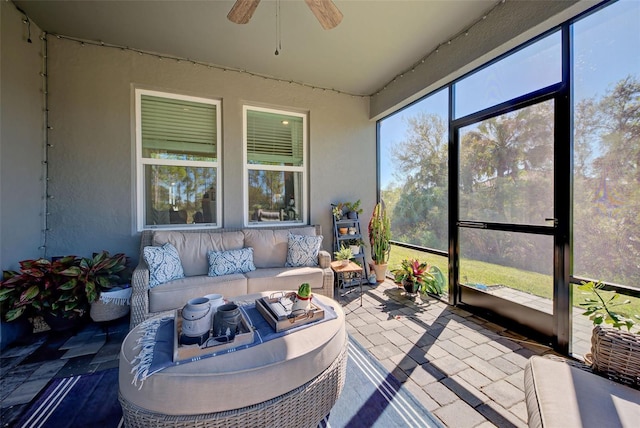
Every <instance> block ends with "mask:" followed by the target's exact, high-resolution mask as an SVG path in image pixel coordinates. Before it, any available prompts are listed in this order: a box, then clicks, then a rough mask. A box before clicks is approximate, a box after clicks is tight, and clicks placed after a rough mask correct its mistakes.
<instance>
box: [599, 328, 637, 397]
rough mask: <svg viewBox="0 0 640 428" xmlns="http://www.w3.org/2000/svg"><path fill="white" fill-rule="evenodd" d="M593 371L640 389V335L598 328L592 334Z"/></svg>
mask: <svg viewBox="0 0 640 428" xmlns="http://www.w3.org/2000/svg"><path fill="white" fill-rule="evenodd" d="M591 360H592V363H593V364H592V368H593V371H594V372H596V373H598V374H600V375H602V376H605V377H607V378H609V379H612V380H615V381H617V382H620V383H623V384H625V385H629V386H631V387H632V388H636V389H640V335H639V334H636V333H631V332H627V331H622V330H616V329H613V328H602V327H600V326H596V327H594V328H593V332H592V334H591Z"/></svg>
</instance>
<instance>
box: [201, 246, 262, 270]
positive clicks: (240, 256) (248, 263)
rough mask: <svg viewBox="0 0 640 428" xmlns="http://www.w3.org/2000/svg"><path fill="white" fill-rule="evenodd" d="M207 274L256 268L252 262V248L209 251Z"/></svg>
mask: <svg viewBox="0 0 640 428" xmlns="http://www.w3.org/2000/svg"><path fill="white" fill-rule="evenodd" d="M207 259H208V260H209V276H221V275H230V274H232V273H247V272H251V271H252V270H256V267H255V265H254V264H253V248H251V247H247V248H242V249H240V250H229V251H209V252H208V253H207Z"/></svg>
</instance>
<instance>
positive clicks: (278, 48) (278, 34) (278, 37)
mask: <svg viewBox="0 0 640 428" xmlns="http://www.w3.org/2000/svg"><path fill="white" fill-rule="evenodd" d="M281 28H282V27H281V25H280V0H276V52H275V53H276V55H280V51H281V50H282V31H281Z"/></svg>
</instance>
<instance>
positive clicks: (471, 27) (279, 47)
mask: <svg viewBox="0 0 640 428" xmlns="http://www.w3.org/2000/svg"><path fill="white" fill-rule="evenodd" d="M505 2H506V0H499V1H498V2H497V3H496V4H495V5H493V6H492V7H491V8H490V9H489V10H487V11H486V12H485V13H484V14H483V15H482V16H481V17H479V18H478V19H476V20H475V21H474V22H473V23H471V24H470V25H468V26H467V27H466V28H465V29H463V30H462V31H460V32H458V33H456V34H454V35H453V36H452V37H450V38H448V39H447V40H445V41H443V42H441V43H439V44H438V45H437V46H436V47H435V48H434V49H433V50H431V51H430V52H429V53H427V54H426V55H424V56H423V57H422V58H420V60H418V61H417V62H415V63H414V64H412V65H411V66H410V67H408V68H407V69H405V70H404V71H402V72H401V73H398V74H397V75H396V76H395V77H394V78H393V79H391V80H389V81H388V82H387V83H386V84H385V85H384V86H383V87H381V88H380V89H378V90H377V91H375V92H373V93H371V94H355V93H351V92H347V91H341V90H339V89H334V88H327V87H321V86H315V85H311V84H308V83H304V82H299V81H295V80H288V79H280V78H277V77H274V76H270V75H266V74H262V73H256V72H252V71H248V70H245V69H240V68H234V67H226V66H221V65H217V64H211V63H206V62H203V61H195V60H191V59H188V58H181V57H177V56H172V55H167V54H158V53H155V52H147V51H144V50H142V49H136V48H131V47H129V46H120V45H115V44H110V43H105V42H103V41H94V40H83V39H79V38H76V37H71V36H65V35H62V34H56V33H46V34H47V35H52V36H55V37H57V38H58V39H65V40H70V41H74V42H77V43H80V44H81V45H92V46H100V47H105V48H111V49H119V50H122V51H130V52H135V53H138V54H139V55H145V56H152V57H155V58H157V59H158V60H173V61H176V62H187V63H192V64H193V65H198V66H202V67H206V68H209V69H215V70H221V71H231V72H235V73H239V74H245V75H247V76H251V77H258V78H262V79H266V80H273V81H275V82H280V83H289V84H295V85H298V86H301V87H304V88H310V89H313V90H320V91H323V92H333V93H335V94H340V95H349V96H352V97H359V98H368V97H372V96H375V95H378V94H380V93H381V92H383V91H384V90H386V89H387V88H388V87H389V86H390V85H392V84H393V83H395V82H397V81H398V80H399V79H402V78H403V77H404V76H405V75H407V74H409V73H412V72H415V71H416V68H418V67H419V66H420V65H423V64H424V63H425V62H426V61H427V60H428V59H429V58H430V57H432V56H433V55H436V54H438V53H439V52H440V49H441V48H442V47H445V46H446V47H449V46H450V45H451V44H452V43H453V42H455V41H457V40H459V39H461V38H464V37H467V36H469V34H471V33H472V32H473V30H474V28H475V27H476V26H477V25H478V24H479V23H480V22H482V21H484V20H485V19H487V17H488V16H489V15H491V14H492V13H493V12H494V11H495V10H496V9H497V8H498V7H500V6H501V5H503V4H504V3H505ZM279 3H280V1H279V0H278V1H277V4H276V50H275V54H276V55H278V54H279V53H280V52H281V51H282V43H281V38H282V34H281V24H280V4H279ZM25 17H26V19H25V23H29V22H30V20H29V19H28V17H27V16H26V14H25Z"/></svg>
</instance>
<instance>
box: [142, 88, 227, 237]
mask: <svg viewBox="0 0 640 428" xmlns="http://www.w3.org/2000/svg"><path fill="white" fill-rule="evenodd" d="M135 100H136V101H135V102H136V104H135V107H136V109H135V113H136V159H137V166H136V168H137V169H136V203H137V213H136V215H137V219H136V222H137V227H138V230H144V229H149V228H165V229H175V228H180V229H185V228H190V227H220V223H219V219H220V218H221V215H222V204H221V201H220V200H219V196H218V195H221V194H222V180H221V174H220V163H221V162H220V161H221V159H220V141H221V136H220V135H219V132H218V130H219V129H220V123H221V118H220V105H221V103H220V101H219V100H214V99H208V98H200V97H193V96H185V95H178V94H170V93H164V92H158V91H151V90H146V89H136V91H135Z"/></svg>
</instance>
